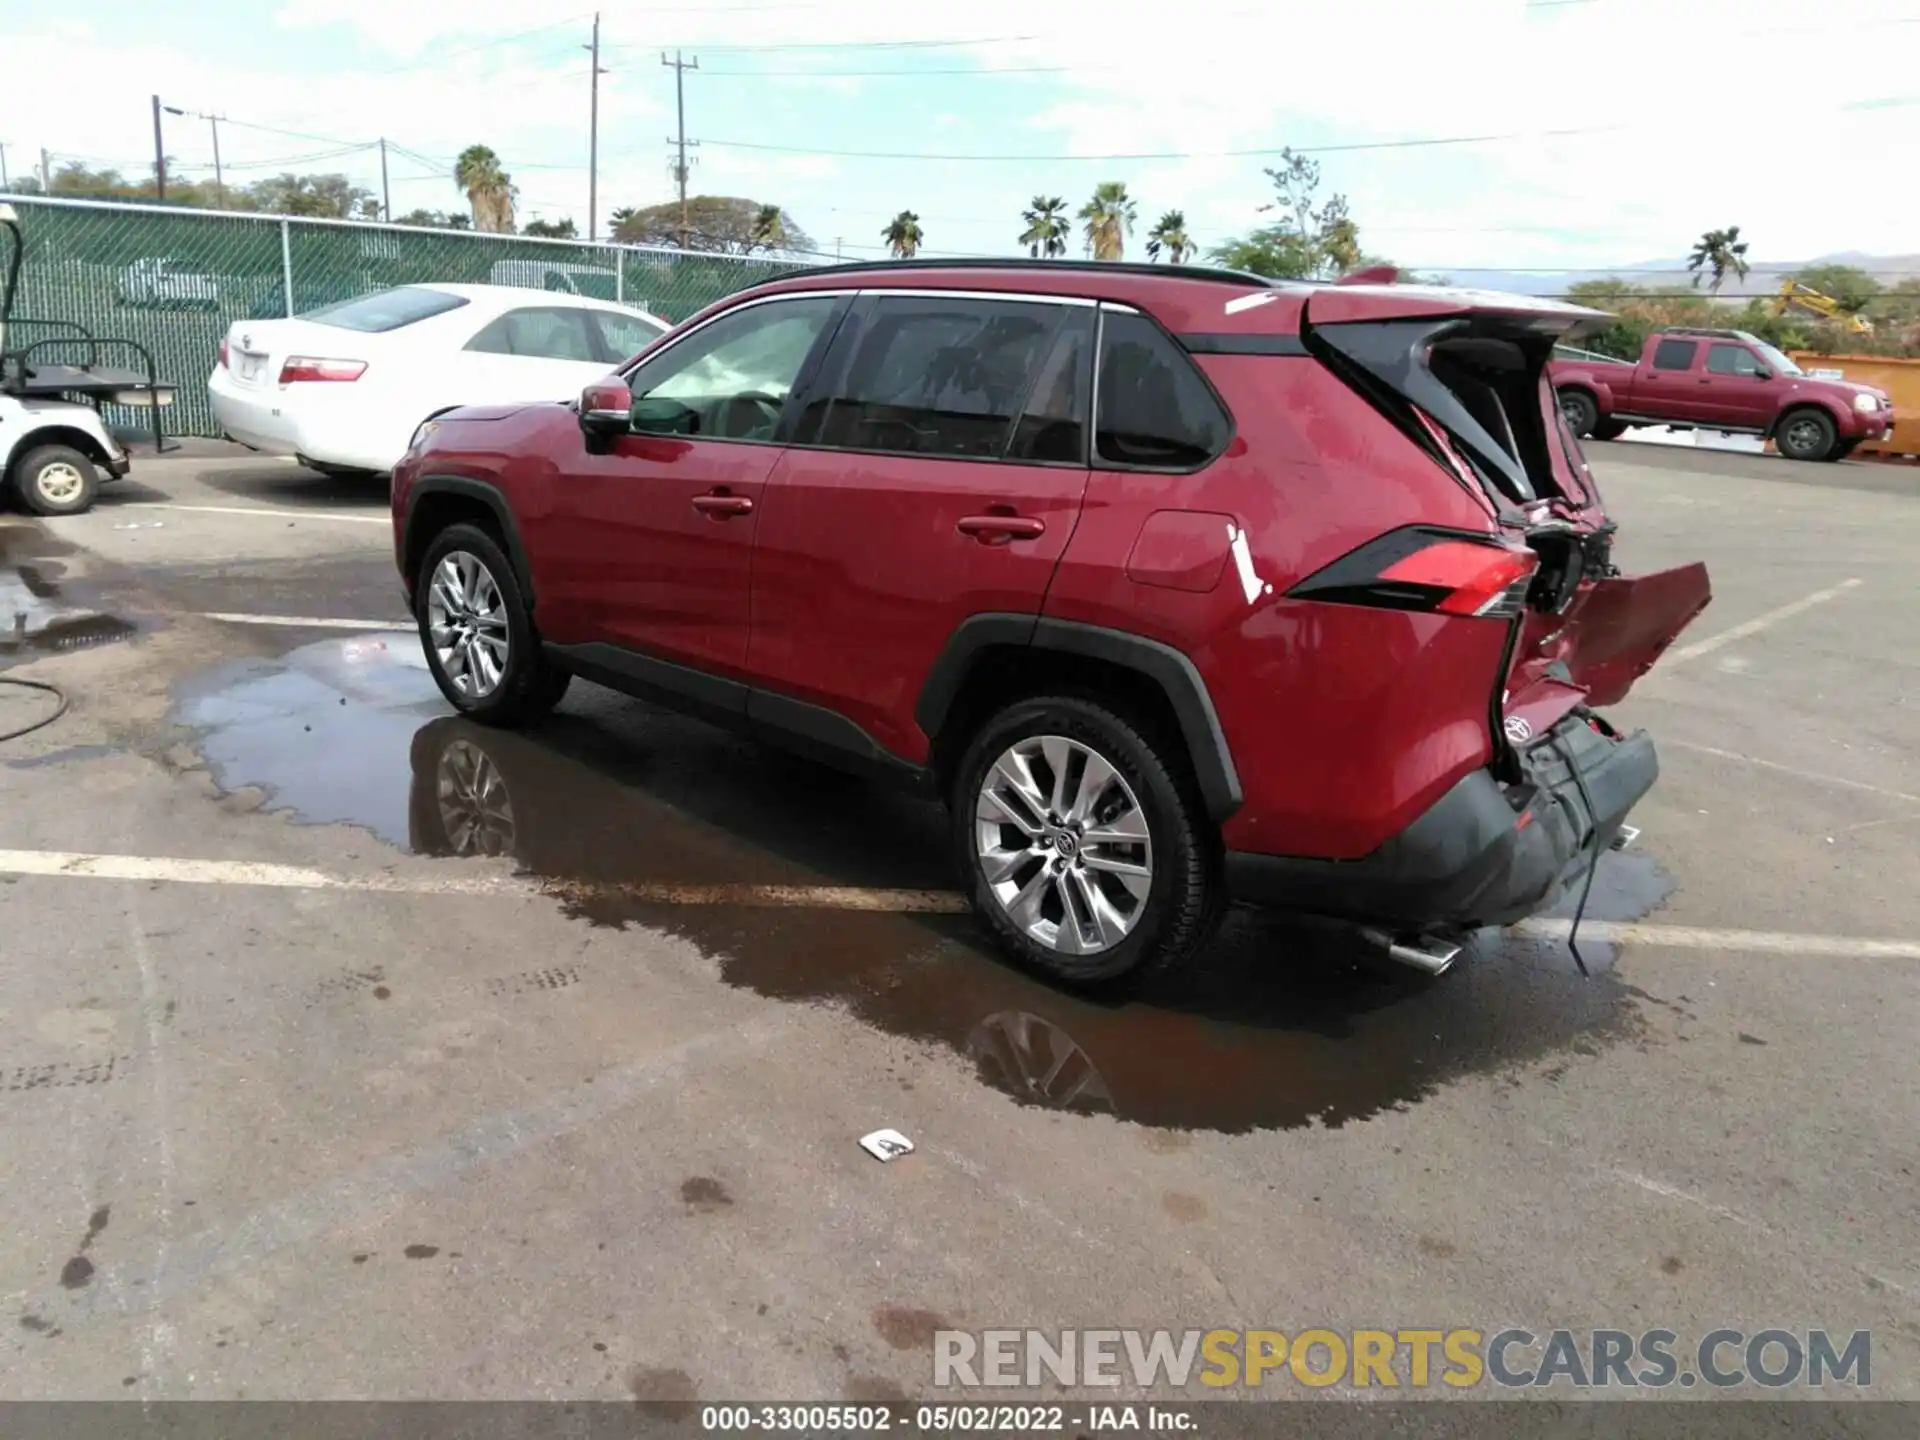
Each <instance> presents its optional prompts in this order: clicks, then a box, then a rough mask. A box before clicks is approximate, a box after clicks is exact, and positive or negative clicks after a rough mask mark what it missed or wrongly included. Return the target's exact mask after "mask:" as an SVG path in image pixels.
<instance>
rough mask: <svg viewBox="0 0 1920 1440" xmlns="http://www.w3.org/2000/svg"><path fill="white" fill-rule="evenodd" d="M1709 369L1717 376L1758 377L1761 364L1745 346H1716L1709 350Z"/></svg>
mask: <svg viewBox="0 0 1920 1440" xmlns="http://www.w3.org/2000/svg"><path fill="white" fill-rule="evenodd" d="M1707 369H1709V370H1711V371H1712V372H1713V373H1714V374H1715V375H1758V374H1759V373H1760V362H1759V361H1758V360H1756V359H1754V357H1753V352H1752V351H1751V350H1749V349H1747V347H1746V346H1744V345H1714V346H1711V347H1709V349H1708V350H1707Z"/></svg>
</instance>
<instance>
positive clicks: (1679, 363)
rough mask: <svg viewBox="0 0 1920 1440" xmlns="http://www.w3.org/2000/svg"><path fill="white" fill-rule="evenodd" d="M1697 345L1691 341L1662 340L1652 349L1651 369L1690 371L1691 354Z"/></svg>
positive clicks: (1697, 347) (1691, 365) (1696, 348)
mask: <svg viewBox="0 0 1920 1440" xmlns="http://www.w3.org/2000/svg"><path fill="white" fill-rule="evenodd" d="M1699 348H1700V347H1699V345H1697V344H1695V343H1694V342H1693V341H1691V340H1662V341H1661V342H1660V343H1659V344H1658V345H1656V346H1654V347H1653V368H1654V369H1656V370H1691V369H1692V368H1693V352H1694V351H1696V350H1698V349H1699Z"/></svg>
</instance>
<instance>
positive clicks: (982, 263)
mask: <svg viewBox="0 0 1920 1440" xmlns="http://www.w3.org/2000/svg"><path fill="white" fill-rule="evenodd" d="M893 270H1034V271H1038V272H1040V273H1042V274H1045V273H1050V272H1053V271H1059V270H1068V271H1073V272H1075V273H1086V274H1094V275H1138V276H1156V275H1157V276H1171V277H1173V278H1175V279H1178V280H1205V281H1210V282H1212V283H1214V284H1216V285H1261V286H1266V287H1268V288H1270V289H1271V288H1276V287H1278V286H1280V285H1284V284H1287V283H1289V282H1287V281H1283V280H1274V279H1271V278H1270V277H1268V276H1265V275H1255V274H1253V273H1252V272H1251V271H1246V270H1227V269H1223V268H1221V267H1218V266H1213V265H1154V264H1150V263H1148V262H1146V261H1143V260H1034V259H1031V258H1029V257H1027V256H1024V255H1009V256H1008V257H1007V258H1006V259H1004V260H996V259H992V258H991V257H987V256H968V257H966V258H964V259H939V260H922V259H919V258H917V257H916V258H914V259H910V260H855V261H849V262H847V263H845V264H841V265H810V266H807V267H805V268H804V269H800V270H792V271H789V272H787V273H786V274H784V275H776V276H774V277H773V280H792V279H797V278H799V277H801V276H807V277H812V276H814V275H872V274H880V273H884V272H887V271H893ZM761 283H763V284H770V283H772V281H763V282H761Z"/></svg>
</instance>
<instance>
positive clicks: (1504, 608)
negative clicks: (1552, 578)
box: [1288, 525, 1540, 620]
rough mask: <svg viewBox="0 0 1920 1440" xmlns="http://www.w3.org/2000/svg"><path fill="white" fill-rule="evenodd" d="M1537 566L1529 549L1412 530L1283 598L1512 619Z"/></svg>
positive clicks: (1392, 534)
mask: <svg viewBox="0 0 1920 1440" xmlns="http://www.w3.org/2000/svg"><path fill="white" fill-rule="evenodd" d="M1539 563H1540V557H1539V556H1538V555H1536V554H1534V552H1533V551H1532V550H1528V549H1522V548H1519V547H1516V546H1512V545H1508V544H1506V543H1504V542H1502V541H1501V540H1499V539H1497V538H1495V537H1494V536H1491V535H1468V534H1461V533H1458V532H1455V531H1450V530H1437V529H1432V528H1429V527H1427V526H1424V525H1413V526H1408V527H1407V528H1405V529H1402V530H1392V531H1389V532H1388V533H1387V534H1385V535H1382V536H1381V537H1380V538H1379V539H1377V540H1372V541H1369V542H1368V543H1367V544H1365V545H1362V546H1361V547H1360V548H1359V549H1358V550H1353V551H1350V552H1348V553H1347V554H1345V555H1343V556H1341V557H1340V558H1339V559H1338V560H1336V561H1334V562H1333V563H1332V564H1331V565H1328V566H1326V567H1325V568H1324V569H1321V570H1318V571H1316V572H1315V573H1314V574H1312V575H1309V576H1308V577H1307V578H1306V579H1305V580H1302V581H1301V582H1300V583H1299V584H1298V585H1295V586H1294V587H1293V589H1292V590H1291V591H1289V592H1288V593H1289V594H1290V595H1293V596H1295V597H1297V598H1299V599H1302V600H1324V601H1332V602H1334V603H1336V604H1342V605H1370V606H1373V607H1375V608H1378V609H1387V610H1417V611H1424V612H1427V613H1429V614H1436V615H1465V616H1476V617H1480V618H1485V619H1497V620H1510V619H1512V618H1513V617H1514V616H1516V615H1518V614H1520V613H1521V612H1522V611H1523V610H1524V609H1525V608H1526V603H1527V588H1528V586H1529V585H1530V584H1531V583H1532V580H1533V572H1534V570H1535V569H1536V568H1537V567H1538V565H1539Z"/></svg>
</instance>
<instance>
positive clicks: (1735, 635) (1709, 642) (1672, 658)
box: [1660, 580, 1862, 670]
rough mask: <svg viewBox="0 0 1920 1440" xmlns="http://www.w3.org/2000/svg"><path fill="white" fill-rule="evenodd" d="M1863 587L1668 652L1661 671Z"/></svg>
mask: <svg viewBox="0 0 1920 1440" xmlns="http://www.w3.org/2000/svg"><path fill="white" fill-rule="evenodd" d="M1861 583H1862V582H1861V581H1859V580H1842V581H1841V582H1840V583H1839V584H1838V585H1835V586H1833V587H1832V588H1831V589H1827V590H1816V591H1814V592H1813V594H1811V595H1807V596H1804V597H1803V598H1801V599H1799V600H1795V601H1794V602H1793V603H1792V604H1790V605H1782V606H1781V607H1780V608H1779V609H1778V610H1769V611H1767V613H1766V614H1764V615H1756V616H1754V618H1753V619H1751V620H1749V621H1747V622H1746V623H1745V624H1744V625H1736V626H1734V627H1733V628H1732V629H1731V630H1722V631H1721V632H1720V633H1719V634H1718V635H1709V636H1708V637H1707V638H1706V639H1704V640H1696V641H1694V643H1693V644H1691V645H1682V646H1681V647H1680V648H1679V649H1678V650H1669V651H1668V652H1667V653H1666V655H1665V656H1664V657H1662V659H1661V661H1660V665H1661V669H1662V670H1670V669H1672V668H1673V667H1674V666H1675V665H1678V664H1679V663H1680V662H1681V661H1683V660H1697V659H1699V658H1700V656H1702V655H1711V654H1712V653H1713V652H1714V651H1716V650H1718V649H1719V648H1720V647H1721V646H1723V645H1731V644H1733V642H1734V641H1736V640H1744V639H1746V638H1747V637H1748V636H1749V635H1758V634H1759V633H1760V632H1761V631H1762V630H1766V629H1768V628H1770V627H1772V626H1774V625H1778V624H1779V623H1780V622H1781V621H1782V620H1791V619H1792V618H1793V617H1794V616H1795V615H1798V614H1800V613H1801V612H1802V611H1804V610H1811V609H1813V607H1814V606H1816V605H1824V604H1826V603H1827V601H1829V600H1832V599H1835V598H1837V597H1839V596H1841V595H1844V594H1846V593H1847V591H1849V590H1851V589H1853V588H1854V587H1855V586H1857V585H1860V584H1861Z"/></svg>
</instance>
